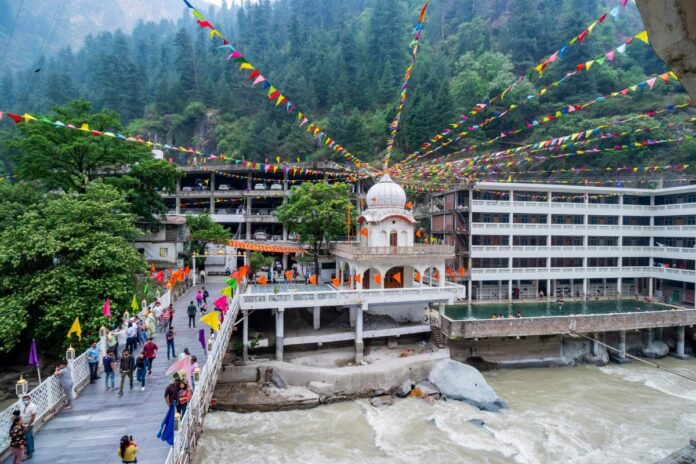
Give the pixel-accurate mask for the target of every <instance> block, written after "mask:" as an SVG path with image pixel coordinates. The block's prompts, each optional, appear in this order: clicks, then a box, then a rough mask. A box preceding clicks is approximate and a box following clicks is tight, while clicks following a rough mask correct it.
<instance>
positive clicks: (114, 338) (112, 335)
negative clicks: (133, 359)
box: [106, 326, 118, 361]
mask: <svg viewBox="0 0 696 464" xmlns="http://www.w3.org/2000/svg"><path fill="white" fill-rule="evenodd" d="M106 351H107V352H108V351H111V353H112V354H113V356H114V360H115V361H118V335H117V334H116V327H115V326H114V327H113V329H112V330H110V331H109V333H108V334H106Z"/></svg>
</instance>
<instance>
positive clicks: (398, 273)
mask: <svg viewBox="0 0 696 464" xmlns="http://www.w3.org/2000/svg"><path fill="white" fill-rule="evenodd" d="M394 280H396V282H397V283H401V273H400V272H397V273H396V274H394Z"/></svg>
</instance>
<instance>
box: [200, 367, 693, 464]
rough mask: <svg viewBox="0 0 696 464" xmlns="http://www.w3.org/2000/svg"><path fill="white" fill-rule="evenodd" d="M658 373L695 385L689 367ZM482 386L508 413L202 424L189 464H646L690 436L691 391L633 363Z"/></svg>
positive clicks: (411, 411)
mask: <svg viewBox="0 0 696 464" xmlns="http://www.w3.org/2000/svg"><path fill="white" fill-rule="evenodd" d="M661 363H662V364H664V365H665V366H669V367H670V368H672V369H675V370H677V371H679V372H681V373H684V374H688V375H691V376H694V377H696V360H693V359H691V360H687V361H677V360H672V359H668V360H664V361H662V362H661ZM484 375H485V377H486V379H487V380H488V382H489V383H490V384H491V386H492V387H493V388H494V389H495V390H496V391H497V392H498V394H499V395H500V397H501V398H503V399H504V400H505V401H506V402H507V403H508V404H509V408H508V409H506V410H503V411H501V412H497V413H491V412H483V411H479V410H478V409H476V408H473V407H471V406H469V405H467V404H465V403H461V402H457V401H440V402H436V403H435V404H432V405H431V404H429V403H427V402H426V401H424V400H421V399H413V398H409V399H404V400H397V401H396V403H395V404H394V405H393V406H388V407H383V408H380V409H375V408H373V407H372V406H370V405H369V403H368V402H367V401H366V400H359V401H353V402H346V403H339V404H334V405H330V406H322V407H318V408H315V409H310V410H301V411H288V412H271V413H252V414H237V413H230V412H215V413H211V414H209V415H208V416H207V417H206V422H205V432H204V434H203V436H202V439H201V442H200V446H199V448H198V450H197V453H196V459H195V463H197V464H214V463H253V464H257V463H298V464H299V463H304V464H306V463H346V464H366V463H380V464H382V463H384V464H387V463H404V464H406V463H409V464H410V463H491V464H498V463H530V464H532V463H534V464H537V463H539V464H542V463H544V464H545V463H564V464H565V463H577V464H595V463H602V464H605V463H617V464H618V463H621V464H631V463H635V464H638V463H640V464H644V463H653V462H655V461H656V460H658V459H661V458H663V457H665V456H666V455H668V454H670V453H671V452H672V451H674V450H676V449H678V448H681V447H682V446H685V445H687V444H688V440H689V438H690V437H694V436H696V433H695V430H696V388H695V387H696V384H694V383H692V382H690V381H688V380H685V379H683V378H680V377H677V376H673V375H671V374H669V373H667V372H664V371H661V370H658V369H655V368H651V367H648V366H645V365H642V364H638V363H632V364H628V365H623V366H618V365H609V366H606V367H593V366H581V367H576V368H555V369H524V370H500V371H491V372H487V373H484ZM472 419H479V420H482V421H484V423H485V425H484V426H477V425H474V424H472V423H471V422H469V421H470V420H472Z"/></svg>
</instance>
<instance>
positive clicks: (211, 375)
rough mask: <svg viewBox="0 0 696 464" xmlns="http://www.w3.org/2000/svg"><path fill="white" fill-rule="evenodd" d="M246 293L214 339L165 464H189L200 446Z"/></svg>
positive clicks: (230, 311)
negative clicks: (240, 304) (202, 432)
mask: <svg viewBox="0 0 696 464" xmlns="http://www.w3.org/2000/svg"><path fill="white" fill-rule="evenodd" d="M243 291H244V289H243V288H240V289H239V293H237V294H236V295H235V296H234V298H232V304H231V306H230V310H229V311H228V313H227V316H226V317H225V321H224V322H223V323H222V327H221V328H220V332H219V333H218V334H217V336H216V337H215V341H214V342H213V348H212V350H211V351H210V352H208V358H207V359H206V362H205V365H204V366H203V369H202V370H201V374H200V378H199V380H198V382H196V389H195V390H194V392H193V397H192V398H191V400H190V401H189V405H188V407H187V409H186V413H185V414H184V415H183V417H181V419H180V420H179V428H178V430H177V432H176V435H175V437H174V446H172V449H171V450H170V451H169V455H168V456H167V460H166V461H165V464H189V463H190V462H191V459H192V456H193V452H194V450H195V448H196V445H197V443H198V437H199V436H200V434H201V430H202V428H203V418H204V417H205V415H206V413H207V412H208V408H209V407H210V401H211V399H212V398H213V392H214V391H215V384H216V383H217V379H218V375H219V374H220V370H221V368H222V360H223V358H224V356H225V353H227V347H228V345H229V342H230V338H231V336H232V329H233V328H234V322H235V319H236V318H237V315H238V314H239V294H240V293H242V292H243Z"/></svg>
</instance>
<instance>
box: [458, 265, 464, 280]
mask: <svg viewBox="0 0 696 464" xmlns="http://www.w3.org/2000/svg"><path fill="white" fill-rule="evenodd" d="M457 272H459V274H460V275H461V276H462V277H463V276H464V274H466V269H464V266H462V267H460V268H459V271H457Z"/></svg>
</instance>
